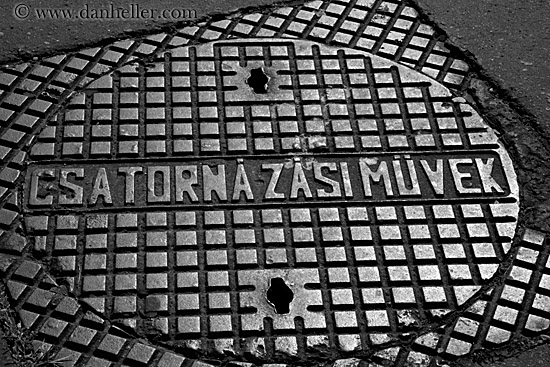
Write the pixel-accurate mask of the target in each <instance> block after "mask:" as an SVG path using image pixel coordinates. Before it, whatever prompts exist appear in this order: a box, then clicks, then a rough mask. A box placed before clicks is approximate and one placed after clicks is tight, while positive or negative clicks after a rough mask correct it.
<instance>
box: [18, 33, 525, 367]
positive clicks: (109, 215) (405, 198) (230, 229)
mask: <svg viewBox="0 0 550 367" xmlns="http://www.w3.org/2000/svg"><path fill="white" fill-rule="evenodd" d="M24 213H25V217H26V223H27V231H28V232H29V234H30V235H32V236H34V238H35V244H36V245H35V250H36V255H37V256H40V257H42V258H45V259H47V260H49V261H50V262H51V263H52V264H53V267H52V271H53V270H55V274H56V275H57V276H59V277H60V278H62V279H65V280H66V281H67V282H68V283H69V285H70V287H71V289H72V290H73V292H74V294H75V295H76V296H77V297H78V298H79V299H81V300H83V301H86V302H88V303H89V304H90V305H92V306H93V307H94V308H96V309H97V310H98V311H100V312H102V313H104V314H105V315H106V316H107V317H108V318H109V319H111V320H112V321H116V322H119V323H124V324H126V325H127V326H129V327H132V328H135V329H136V331H137V332H138V333H139V334H140V335H142V336H146V337H149V338H151V339H152V340H155V341H159V342H163V343H166V344H170V345H172V346H177V347H180V348H191V349H195V350H197V351H198V352H199V353H201V354H206V355H211V356H215V355H216V354H217V353H218V352H219V353H231V354H236V355H238V356H241V357H246V356H250V355H251V356H254V358H259V359H260V360H267V359H269V358H271V357H273V356H274V355H275V354H277V355H279V353H281V354H287V355H291V356H292V355H298V356H300V357H302V358H307V357H308V356H313V355H318V353H320V352H322V351H325V352H326V353H333V354H332V355H334V353H337V354H338V353H339V352H337V351H340V352H346V351H353V350H368V349H369V348H371V347H372V346H374V345H379V344H382V343H386V342H389V341H391V340H392V339H393V338H396V337H399V336H400V335H403V334H404V333H409V332H411V331H414V330H417V329H418V328H420V327H422V326H425V325H427V324H430V323H433V322H436V321H437V320H438V317H441V316H443V315H445V314H447V313H449V312H451V311H453V310H456V309H457V308H458V307H459V306H460V305H461V304H462V303H464V302H465V301H466V300H468V299H469V298H470V297H471V296H472V295H473V294H474V293H475V292H476V291H477V290H479V288H480V287H481V286H482V285H483V284H484V283H485V282H486V281H487V280H488V279H490V278H491V277H492V276H493V274H494V273H495V271H496V270H497V268H498V266H499V264H500V261H501V260H502V259H503V258H504V256H505V255H506V253H507V252H508V250H509V249H510V242H511V238H512V237H513V235H514V231H515V226H516V221H517V214H518V187H517V183H516V177H515V173H514V170H513V167H512V164H511V161H510V158H509V156H508V154H507V153H506V152H505V150H504V148H503V147H502V145H501V144H500V143H499V142H498V140H497V138H496V136H495V134H494V133H493V131H492V130H491V129H490V128H489V127H488V126H487V125H486V124H485V123H484V122H483V120H482V119H481V118H480V117H479V116H478V115H477V113H476V112H475V111H474V110H473V109H472V108H471V107H469V106H468V105H466V104H464V103H460V102H458V101H456V100H453V97H452V95H451V94H450V92H449V91H448V90H447V89H446V88H444V87H443V86H442V85H440V84H439V83H437V82H435V81H434V80H432V79H430V78H428V77H426V76H423V75H421V74H419V73H417V72H415V71H412V70H410V69H407V68H406V67H404V66H401V65H398V64H396V63H393V62H390V61H387V60H384V59H382V58H380V57H376V56H373V55H370V54H367V53H364V52H359V51H355V50H351V49H345V48H331V47H327V46H324V45H320V44H316V43H313V42H307V41H295V40H289V39H279V40H277V39H275V40H274V39H254V40H229V41H222V42H214V43H209V44H205V45H202V46H194V47H184V48H180V49H176V50H173V51H171V52H169V53H166V54H165V55H163V56H162V58H161V59H159V60H158V61H156V62H154V63H152V64H150V65H142V64H133V65H128V66H126V67H123V68H121V69H119V70H117V71H115V72H114V73H112V74H110V75H107V76H105V77H103V78H101V79H98V80H96V81H94V82H93V83H92V84H91V85H89V87H88V88H87V89H86V90H85V91H84V92H82V93H80V94H77V95H75V96H74V97H73V98H72V100H71V102H70V103H69V104H68V105H67V106H65V107H64V108H63V109H62V111H60V112H59V114H58V115H57V116H56V118H54V119H52V120H51V121H50V122H49V124H48V126H46V127H45V128H44V129H43V131H42V132H41V134H40V135H39V136H38V137H37V139H36V142H35V144H34V145H33V147H32V150H31V161H30V162H29V164H28V171H27V184H26V187H25V194H24ZM338 355H339V354H338Z"/></svg>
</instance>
